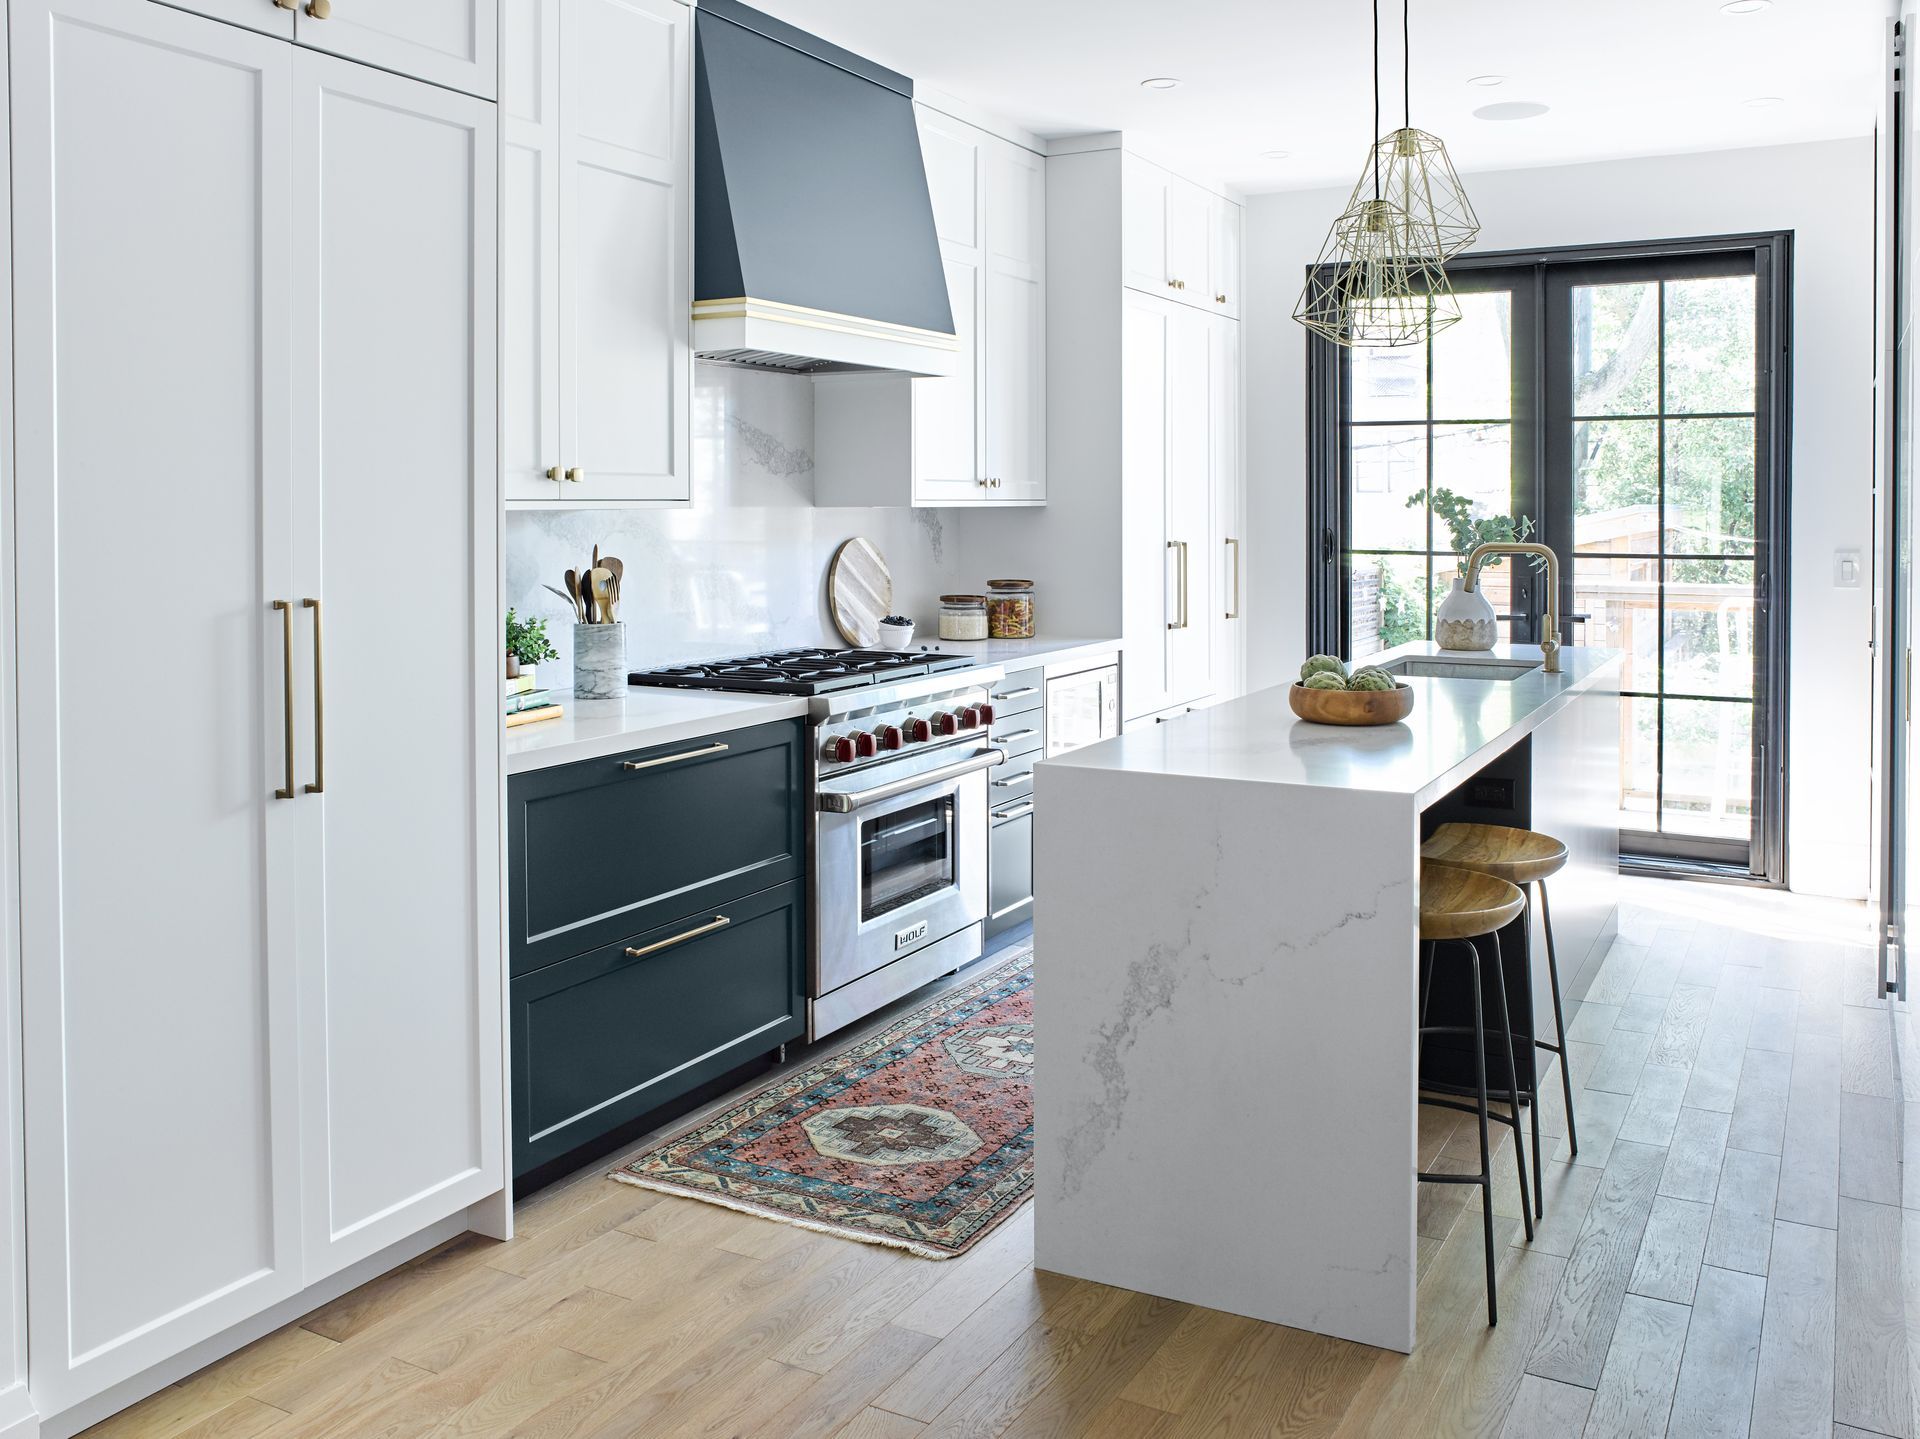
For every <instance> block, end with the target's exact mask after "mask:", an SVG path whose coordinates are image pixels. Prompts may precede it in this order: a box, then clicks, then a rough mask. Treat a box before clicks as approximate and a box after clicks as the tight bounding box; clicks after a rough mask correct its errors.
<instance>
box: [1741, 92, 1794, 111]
mask: <svg viewBox="0 0 1920 1439" xmlns="http://www.w3.org/2000/svg"><path fill="white" fill-rule="evenodd" d="M1786 103H1787V102H1786V101H1785V100H1784V99H1782V98H1781V97H1780V96H1778V95H1755V96H1754V97H1753V98H1752V99H1751V100H1749V101H1747V102H1746V105H1747V108H1748V109H1749V110H1771V109H1772V108H1773V107H1774V106H1775V105H1784V104H1786Z"/></svg>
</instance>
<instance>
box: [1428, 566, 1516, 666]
mask: <svg viewBox="0 0 1920 1439" xmlns="http://www.w3.org/2000/svg"><path fill="white" fill-rule="evenodd" d="M1499 636H1500V629H1499V626H1498V625H1497V624H1495V622H1494V618H1493V606H1492V605H1490V604H1488V603H1487V597H1486V595H1485V594H1484V593H1483V592H1482V591H1480V590H1470V589H1466V588H1464V587H1463V586H1462V584H1461V582H1460V581H1459V580H1458V579H1456V580H1454V582H1453V588H1452V589H1451V590H1449V591H1448V592H1447V597H1446V598H1445V599H1443V600H1442V601H1440V608H1439V609H1437V610H1435V611H1434V612H1433V638H1434V641H1435V643H1437V644H1438V645H1439V646H1440V648H1441V649H1443V650H1490V649H1492V648H1493V644H1494V641H1495V640H1496V639H1498V638H1499Z"/></svg>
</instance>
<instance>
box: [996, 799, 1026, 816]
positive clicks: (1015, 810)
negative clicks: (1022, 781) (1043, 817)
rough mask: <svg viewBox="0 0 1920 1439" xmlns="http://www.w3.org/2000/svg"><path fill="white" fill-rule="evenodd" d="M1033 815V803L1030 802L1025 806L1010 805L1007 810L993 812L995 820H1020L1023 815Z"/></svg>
mask: <svg viewBox="0 0 1920 1439" xmlns="http://www.w3.org/2000/svg"><path fill="white" fill-rule="evenodd" d="M1032 813H1033V801H1032V800H1028V801H1027V802H1026V803H1025V804H1012V805H1008V806H1007V807H1006V808H1005V809H997V810H995V811H994V812H993V817H994V818H995V819H1019V818H1020V816H1022V815H1026V814H1032Z"/></svg>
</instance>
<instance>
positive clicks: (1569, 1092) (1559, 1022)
mask: <svg viewBox="0 0 1920 1439" xmlns="http://www.w3.org/2000/svg"><path fill="white" fill-rule="evenodd" d="M1534 888H1536V889H1538V890H1539V891H1540V928H1541V929H1542V930H1544V931H1545V932H1546V936H1547V979H1548V980H1549V981H1550V982H1551V983H1552V985H1553V1032H1554V1037H1555V1038H1556V1039H1558V1040H1559V1041H1560V1092H1561V1093H1562V1094H1563V1095H1565V1096H1566V1100H1567V1150H1568V1152H1569V1154H1570V1155H1572V1154H1578V1153H1579V1152H1580V1136H1579V1134H1578V1133H1577V1132H1576V1131H1575V1130H1574V1127H1573V1076H1572V1074H1570V1073H1569V1072H1568V1067H1567V1021H1566V1020H1565V1019H1564V1018H1563V1017H1562V1015H1561V1011H1560V962H1559V960H1558V959H1557V958H1555V956H1554V953H1553V911H1552V910H1551V909H1549V908H1548V906H1547V882H1546V881H1545V880H1544V879H1543V880H1541V881H1540V882H1539V883H1538V884H1536V885H1535V886H1534ZM1538 1167H1539V1166H1538V1165H1537V1164H1536V1165H1535V1168H1538Z"/></svg>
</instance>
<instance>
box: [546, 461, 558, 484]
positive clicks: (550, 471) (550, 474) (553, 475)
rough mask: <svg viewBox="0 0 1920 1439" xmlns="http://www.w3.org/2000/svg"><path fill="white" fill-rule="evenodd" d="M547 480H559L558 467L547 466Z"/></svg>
mask: <svg viewBox="0 0 1920 1439" xmlns="http://www.w3.org/2000/svg"><path fill="white" fill-rule="evenodd" d="M547 478H548V479H550V480H554V481H558V480H559V478H560V467H559V466H558V465H548V466H547Z"/></svg>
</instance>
